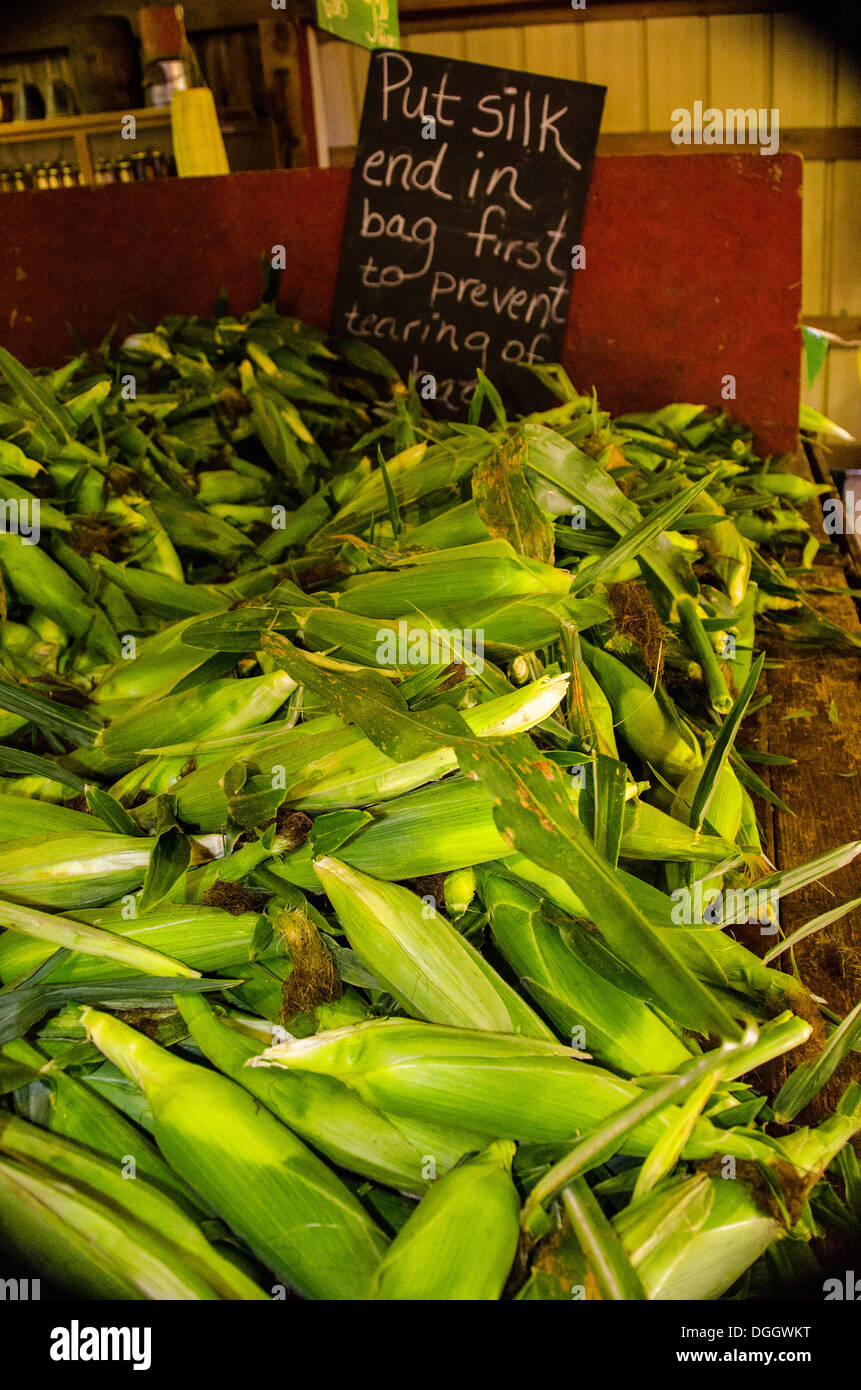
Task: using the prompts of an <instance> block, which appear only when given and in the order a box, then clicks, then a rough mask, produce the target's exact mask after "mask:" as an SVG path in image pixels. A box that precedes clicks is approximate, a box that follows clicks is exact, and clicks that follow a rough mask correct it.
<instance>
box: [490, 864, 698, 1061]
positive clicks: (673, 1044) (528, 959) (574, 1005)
mask: <svg viewBox="0 0 861 1390" xmlns="http://www.w3.org/2000/svg"><path fill="white" fill-rule="evenodd" d="M479 888H480V892H481V896H482V899H483V901H484V903H485V906H486V907H487V909H488V911H489V912H490V930H491V934H492V937H493V943H494V945H495V946H496V947H497V949H498V950H499V951H500V952H501V953H502V955H503V956H504V957H505V959H506V960H507V961H508V964H509V965H510V966H511V968H512V970H514V972H515V973H516V975H517V977H518V979H519V980H520V983H521V984H522V985H523V987H524V988H525V989H526V990H528V992H529V994H530V995H531V996H532V998H533V999H534V1000H535V1002H536V1004H538V1005H539V1007H540V1008H541V1009H542V1010H543V1011H544V1013H545V1014H546V1015H547V1017H548V1018H549V1019H550V1020H551V1021H552V1022H553V1024H554V1025H555V1026H556V1028H557V1029H558V1030H559V1033H560V1035H561V1036H562V1037H565V1038H571V1037H572V1035H574V1034H575V1030H576V1035H577V1038H578V1045H579V1046H581V1047H583V1048H585V1049H586V1050H587V1051H588V1052H589V1053H591V1054H592V1056H594V1057H596V1058H597V1060H598V1061H599V1062H602V1063H603V1064H604V1065H605V1066H608V1067H612V1068H613V1069H614V1070H616V1071H621V1072H622V1073H624V1074H627V1075H628V1076H636V1075H639V1074H640V1073H642V1072H644V1071H655V1072H664V1071H673V1070H674V1069H675V1068H676V1067H677V1066H679V1065H680V1064H681V1063H682V1062H684V1061H685V1060H686V1059H687V1058H688V1057H689V1056H690V1052H689V1050H688V1048H687V1047H685V1045H684V1043H683V1042H682V1041H681V1039H680V1038H679V1037H677V1036H676V1034H675V1033H673V1032H671V1031H670V1029H669V1028H668V1027H667V1026H666V1024H665V1023H662V1022H661V1020H660V1019H659V1018H658V1017H657V1015H656V1014H655V1013H653V1011H652V1010H651V1009H650V1008H649V1006H648V1005H647V1004H644V1003H643V1002H642V1000H640V999H637V998H635V997H634V996H633V995H631V994H629V993H626V991H625V990H624V988H620V987H619V986H618V985H617V984H614V983H613V982H612V980H611V978H608V976H609V975H610V974H611V972H612V970H613V958H612V957H611V956H610V955H609V953H608V952H607V951H606V949H604V948H602V947H601V946H600V945H599V944H597V943H596V942H595V939H594V938H593V937H590V935H589V934H588V933H587V932H585V931H583V930H582V929H581V930H578V929H577V927H576V924H574V923H570V924H569V925H568V926H567V928H566V927H565V926H564V925H561V924H560V926H556V925H555V924H554V923H552V922H551V921H549V920H548V918H547V917H545V916H543V915H542V913H541V910H540V905H539V902H538V900H537V899H536V898H535V897H534V896H533V895H532V894H531V893H528V892H526V891H525V890H524V889H522V888H520V887H518V885H517V884H516V883H513V882H512V881H511V880H509V879H505V878H502V877H501V876H500V875H499V874H495V873H493V872H490V871H488V870H487V869H481V870H480V871H479ZM590 958H591V960H592V961H595V960H599V961H600V964H601V965H602V966H603V968H604V973H601V972H600V970H598V969H596V968H595V967H594V966H593V965H592V964H590ZM619 973H620V974H621V972H619ZM622 978H623V980H624V976H623V977H622ZM625 982H626V981H625Z"/></svg>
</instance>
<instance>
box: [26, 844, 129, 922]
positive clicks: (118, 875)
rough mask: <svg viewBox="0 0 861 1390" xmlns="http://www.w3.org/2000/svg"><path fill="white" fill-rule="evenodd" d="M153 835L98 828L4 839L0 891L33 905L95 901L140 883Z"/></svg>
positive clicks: (65, 905) (87, 904) (89, 904)
mask: <svg viewBox="0 0 861 1390" xmlns="http://www.w3.org/2000/svg"><path fill="white" fill-rule="evenodd" d="M152 846H153V841H152V840H144V839H135V838H133V837H131V836H127V835H107V834H102V833H99V832H96V833H93V834H91V835H89V836H86V835H83V834H78V835H76V836H74V837H72V838H67V837H65V836H63V835H60V836H58V837H57V838H52V839H51V840H50V841H49V842H48V843H47V844H46V842H45V838H44V836H43V835H30V836H25V837H23V838H21V839H15V840H7V841H6V843H5V845H3V846H2V847H0V897H4V898H11V899H12V900H13V901H15V902H20V903H25V904H28V905H30V906H33V907H53V908H68V907H99V906H100V905H101V904H102V903H107V902H112V901H113V900H114V899H116V898H120V897H122V895H123V894H124V893H133V892H134V891H135V889H137V888H140V886H141V884H142V883H143V881H144V876H145V874H146V871H147V867H148V865H149V860H150V855H151V853H152Z"/></svg>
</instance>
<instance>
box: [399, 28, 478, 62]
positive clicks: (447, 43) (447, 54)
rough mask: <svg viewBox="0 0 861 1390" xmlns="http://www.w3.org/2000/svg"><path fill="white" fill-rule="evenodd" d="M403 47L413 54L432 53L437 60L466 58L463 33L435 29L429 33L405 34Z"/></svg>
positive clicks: (402, 38)
mask: <svg viewBox="0 0 861 1390" xmlns="http://www.w3.org/2000/svg"><path fill="white" fill-rule="evenodd" d="M401 47H402V48H404V49H406V50H407V51H410V50H411V51H412V52H413V53H432V54H434V55H435V56H436V57H437V58H461V59H462V58H465V57H466V51H465V44H464V37H463V31H462V30H459V29H433V30H429V31H428V32H427V33H421V34H404V35H402V37H401Z"/></svg>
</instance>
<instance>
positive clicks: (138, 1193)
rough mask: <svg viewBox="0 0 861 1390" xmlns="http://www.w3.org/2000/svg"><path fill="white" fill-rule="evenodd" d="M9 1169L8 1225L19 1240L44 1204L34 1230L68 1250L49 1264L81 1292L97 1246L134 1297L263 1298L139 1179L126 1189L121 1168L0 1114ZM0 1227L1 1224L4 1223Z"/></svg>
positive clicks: (3, 1159)
mask: <svg viewBox="0 0 861 1390" xmlns="http://www.w3.org/2000/svg"><path fill="white" fill-rule="evenodd" d="M127 1162H128V1158H127V1159H126V1163H127ZM6 1165H8V1167H7V1169H6V1173H5V1175H4V1176H5V1177H6V1178H7V1181H8V1180H9V1179H10V1178H11V1181H9V1188H11V1189H12V1191H14V1193H15V1198H13V1202H12V1204H11V1211H10V1212H9V1213H8V1214H7V1218H6V1219H7V1220H8V1219H9V1217H11V1223H10V1224H12V1225H13V1229H15V1230H16V1233H17V1236H18V1239H19V1240H20V1236H21V1232H22V1230H23V1229H24V1228H25V1227H26V1224H27V1219H26V1216H25V1215H24V1209H25V1208H26V1207H28V1206H29V1209H30V1213H31V1219H32V1216H33V1214H34V1208H35V1207H36V1204H37V1203H41V1206H42V1211H41V1217H42V1220H41V1223H40V1222H39V1221H38V1219H37V1220H36V1221H35V1222H34V1225H36V1227H37V1228H38V1226H39V1225H41V1227H42V1230H43V1231H50V1235H49V1237H48V1243H49V1245H50V1246H51V1247H53V1249H54V1250H55V1251H56V1254H57V1256H60V1257H61V1252H62V1248H63V1245H64V1243H65V1242H67V1243H68V1257H67V1259H66V1260H62V1258H60V1259H59V1260H58V1267H55V1271H56V1273H57V1274H58V1275H59V1276H60V1277H61V1278H62V1279H63V1282H64V1283H66V1284H71V1285H72V1287H76V1286H77V1283H78V1268H77V1265H78V1259H79V1257H80V1255H81V1253H82V1251H83V1250H85V1249H86V1248H87V1245H88V1243H93V1244H94V1245H95V1247H96V1250H97V1252H98V1253H99V1255H100V1256H101V1258H103V1259H104V1260H105V1262H106V1264H107V1265H108V1266H109V1267H110V1265H111V1264H114V1265H115V1267H116V1272H117V1274H118V1275H119V1277H120V1278H125V1279H128V1281H129V1283H131V1284H132V1286H133V1287H135V1288H137V1290H138V1291H139V1292H138V1294H137V1296H138V1297H147V1298H180V1299H204V1300H209V1299H236V1300H247V1299H251V1300H255V1299H264V1298H266V1297H267V1295H266V1294H265V1293H264V1292H263V1290H262V1289H261V1288H259V1287H258V1286H257V1285H256V1284H255V1283H253V1281H252V1280H251V1279H249V1278H248V1277H247V1276H246V1275H245V1274H243V1273H242V1271H241V1270H240V1269H239V1268H238V1266H236V1265H234V1264H233V1263H232V1262H231V1261H230V1260H228V1259H226V1258H225V1256H224V1255H223V1254H220V1253H219V1252H218V1250H217V1249H216V1248H215V1247H214V1246H212V1245H211V1244H210V1242H209V1241H208V1240H207V1239H206V1238H205V1236H204V1235H203V1234H202V1232H201V1230H200V1228H199V1227H198V1226H197V1225H196V1223H195V1222H194V1221H193V1220H191V1218H190V1217H189V1216H187V1215H186V1213H185V1212H184V1211H182V1210H181V1208H180V1207H178V1206H177V1205H176V1204H175V1203H174V1202H173V1201H171V1199H170V1198H169V1197H168V1196H166V1195H165V1194H164V1193H163V1192H161V1191H160V1190H159V1189H158V1188H157V1187H154V1186H152V1185H151V1184H150V1183H149V1182H148V1180H147V1179H146V1178H145V1177H142V1176H141V1177H138V1176H137V1175H135V1178H134V1181H133V1182H130V1181H128V1180H127V1178H126V1176H125V1173H124V1172H123V1170H122V1168H121V1167H120V1166H119V1165H115V1164H113V1163H109V1162H107V1161H106V1160H105V1159H104V1158H101V1157H99V1156H98V1155H96V1154H93V1153H92V1152H89V1151H88V1150H87V1149H85V1148H83V1147H82V1146H80V1145H78V1144H74V1143H72V1142H71V1141H70V1140H68V1139H62V1138H60V1137H58V1136H57V1135H56V1134H51V1133H46V1132H45V1131H43V1130H39V1129H38V1128H37V1127H36V1126H35V1125H30V1124H28V1123H27V1122H26V1120H21V1119H17V1118H16V1117H14V1116H4V1115H0V1173H2V1171H3V1168H4V1166H6ZM13 1174H14V1176H12V1175H13ZM16 1178H17V1183H16V1181H15V1179H16ZM2 1182H3V1178H2V1177H0V1184H2ZM7 1190H8V1189H7ZM96 1194H98V1196H96ZM19 1222H20V1224H19ZM0 1224H5V1223H4V1222H3V1219H2V1218H0ZM123 1237H124V1238H125V1242H126V1243H125V1244H124V1243H123ZM100 1247H101V1248H100ZM36 1248H37V1249H39V1253H40V1256H42V1255H43V1253H44V1252H43V1250H42V1249H41V1248H40V1246H39V1245H37V1246H36ZM52 1272H53V1271H52ZM106 1282H107V1281H106ZM97 1296H98V1295H97ZM100 1296H102V1297H105V1296H109V1295H105V1294H104V1293H102V1294H101V1295H100Z"/></svg>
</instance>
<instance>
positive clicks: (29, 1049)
mask: <svg viewBox="0 0 861 1390" xmlns="http://www.w3.org/2000/svg"><path fill="white" fill-rule="evenodd" d="M2 1055H3V1056H4V1057H5V1058H7V1059H8V1060H10V1061H13V1062H16V1063H18V1064H19V1065H22V1066H25V1067H28V1068H30V1070H31V1071H32V1073H33V1080H32V1081H31V1082H30V1083H29V1085H28V1087H27V1090H26V1092H19V1093H18V1096H17V1099H18V1102H19V1110H20V1113H21V1114H22V1115H24V1116H25V1117H26V1118H27V1119H29V1120H32V1121H33V1122H34V1123H35V1124H37V1125H40V1126H42V1127H43V1128H44V1129H47V1130H50V1131H51V1133H52V1134H58V1135H61V1136H62V1137H64V1138H66V1139H70V1140H72V1141H74V1142H76V1143H79V1144H84V1145H86V1147H87V1148H88V1149H93V1150H94V1151H95V1152H96V1153H97V1154H100V1155H101V1157H103V1158H105V1159H107V1160H108V1161H109V1162H110V1163H112V1164H113V1165H114V1166H115V1167H117V1168H119V1167H120V1166H121V1165H122V1163H123V1162H124V1161H125V1159H126V1158H127V1157H128V1156H129V1155H131V1156H132V1157H133V1158H134V1161H135V1165H136V1168H137V1171H138V1172H139V1173H140V1174H141V1175H142V1176H143V1177H145V1178H146V1179H147V1181H148V1182H149V1183H150V1184H151V1185H152V1186H154V1187H157V1188H159V1189H160V1190H161V1191H162V1192H166V1193H167V1195H168V1196H169V1197H171V1198H172V1200H173V1201H174V1202H175V1203H178V1204H179V1205H180V1206H181V1207H182V1208H183V1210H184V1211H187V1212H189V1213H191V1214H192V1215H194V1214H198V1213H199V1212H200V1204H199V1202H198V1201H197V1199H196V1198H195V1196H194V1193H193V1192H192V1191H191V1189H190V1188H189V1187H187V1186H186V1184H185V1183H184V1182H182V1181H181V1180H180V1179H179V1178H178V1177H177V1175H176V1174H175V1173H174V1171H173V1169H172V1168H170V1167H169V1166H168V1164H166V1163H165V1161H164V1159H163V1158H162V1156H161V1154H160V1153H159V1151H158V1149H157V1148H156V1146H155V1144H153V1143H152V1141H151V1140H150V1139H149V1138H148V1137H147V1136H146V1135H145V1134H144V1133H143V1132H142V1131H141V1130H140V1129H139V1128H138V1127H137V1125H135V1124H132V1123H131V1122H130V1121H129V1120H128V1119H127V1118H126V1117H125V1116H124V1115H122V1114H120V1112H119V1111H118V1110H117V1109H116V1108H115V1107H114V1106H113V1105H111V1104H110V1103H109V1102H108V1101H107V1100H105V1099H104V1098H103V1097H102V1096H101V1095H99V1094H97V1093H96V1092H95V1091H93V1090H92V1089H91V1088H90V1086H89V1085H88V1084H87V1083H86V1082H85V1081H83V1080H79V1079H77V1078H76V1077H74V1076H72V1075H71V1074H70V1073H69V1072H68V1071H62V1070H60V1066H59V1063H58V1064H55V1063H53V1062H52V1061H51V1060H50V1059H49V1058H48V1057H47V1056H46V1055H45V1054H44V1053H43V1052H41V1051H40V1050H39V1049H38V1048H37V1047H34V1046H32V1045H31V1044H30V1043H28V1042H26V1041H25V1040H24V1039H23V1038H16V1039H15V1040H14V1042H9V1043H6V1044H5V1045H4V1047H3V1048H2Z"/></svg>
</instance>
